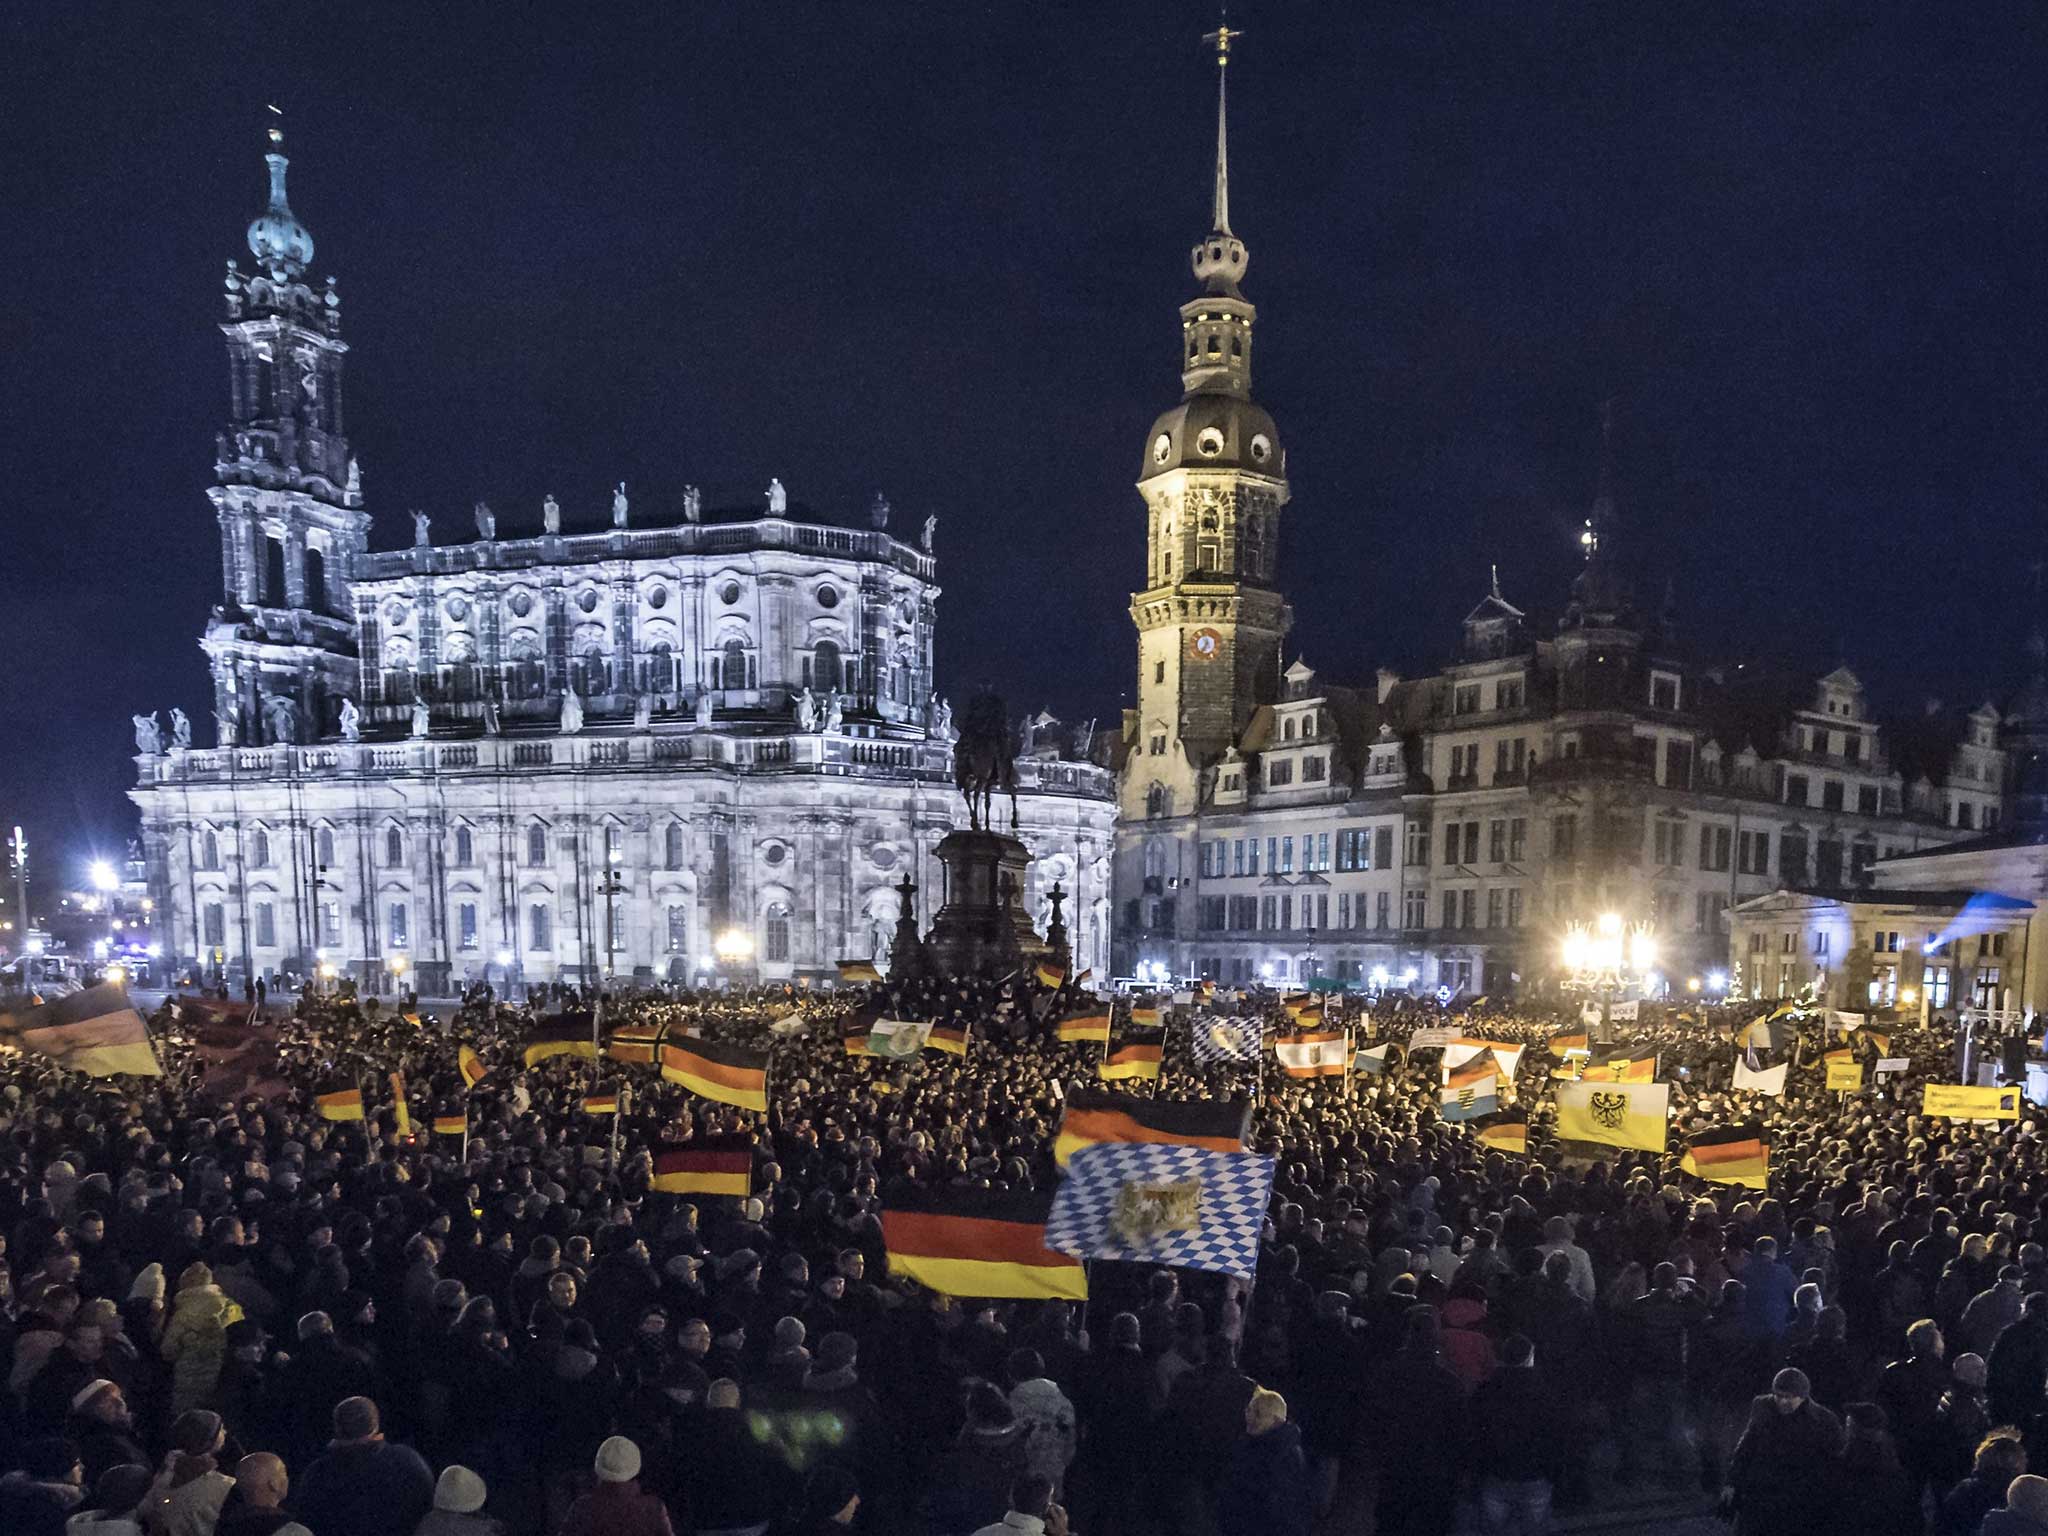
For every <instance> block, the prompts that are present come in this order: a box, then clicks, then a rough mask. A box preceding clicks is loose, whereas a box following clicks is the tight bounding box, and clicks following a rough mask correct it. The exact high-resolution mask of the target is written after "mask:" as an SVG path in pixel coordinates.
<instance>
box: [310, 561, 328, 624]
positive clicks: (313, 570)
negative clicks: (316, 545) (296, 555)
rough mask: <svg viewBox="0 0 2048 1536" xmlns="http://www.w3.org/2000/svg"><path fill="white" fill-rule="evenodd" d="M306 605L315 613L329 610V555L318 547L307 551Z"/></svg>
mask: <svg viewBox="0 0 2048 1536" xmlns="http://www.w3.org/2000/svg"><path fill="white" fill-rule="evenodd" d="M306 606H307V607H308V608H310V609H312V610H313V611H314V612H315V613H325V612H326V611H327V557H326V556H325V555H323V554H321V553H320V551H319V550H317V549H309V550H307V551H306Z"/></svg>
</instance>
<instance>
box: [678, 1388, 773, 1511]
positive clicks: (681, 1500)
mask: <svg viewBox="0 0 2048 1536" xmlns="http://www.w3.org/2000/svg"><path fill="white" fill-rule="evenodd" d="M676 1451H677V1454H676V1457H675V1465H676V1469H677V1482H676V1485H675V1487H674V1489H673V1490H672V1491H673V1494H674V1497H675V1501H676V1503H677V1505H678V1506H679V1507H680V1508H681V1509H682V1510H683V1512H684V1513H685V1514H686V1515H687V1516H688V1524H689V1526H690V1528H691V1529H692V1530H694V1531H701V1532H709V1531H745V1530H752V1529H754V1528H755V1527H757V1526H764V1525H766V1524H767V1523H768V1520H769V1517H770V1516H771V1515H772V1514H773V1513H774V1512H775V1507H776V1504H777V1502H778V1501H777V1494H778V1493H779V1492H783V1491H788V1490H786V1489H785V1488H783V1487H782V1486H781V1484H782V1483H783V1482H784V1481H785V1480H786V1479H787V1478H788V1475H789V1474H788V1469H787V1468H786V1467H784V1466H783V1465H782V1464H781V1462H780V1461H778V1460H776V1459H775V1458H774V1457H772V1456H771V1455H770V1453H769V1452H768V1451H767V1449H766V1448H765V1447H764V1446H763V1445H762V1443H761V1441H760V1440H759V1439H758V1438H756V1437H755V1435H754V1434H753V1432H752V1431H751V1430H750V1429H749V1428H748V1427H747V1421H746V1418H745V1416H744V1415H743V1414H742V1413H741V1412H740V1384H739V1383H738V1382H736V1381H734V1380H732V1379H731V1378H730V1377H720V1378H719V1379H718V1380H717V1381H714V1382H713V1383H711V1386H710V1389H709V1390H708V1391H707V1392H706V1393H705V1397H704V1412H703V1413H701V1414H699V1415H696V1416H694V1417H692V1418H688V1419H686V1420H684V1421H683V1424H682V1426H681V1429H680V1431H679V1433H678V1436H677V1447H676Z"/></svg>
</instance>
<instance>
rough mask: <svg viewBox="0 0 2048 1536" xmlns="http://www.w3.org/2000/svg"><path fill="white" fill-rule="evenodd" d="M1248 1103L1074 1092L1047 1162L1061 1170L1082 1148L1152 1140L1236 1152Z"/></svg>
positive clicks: (1248, 1113)
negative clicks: (1143, 1097) (1103, 1143)
mask: <svg viewBox="0 0 2048 1536" xmlns="http://www.w3.org/2000/svg"><path fill="white" fill-rule="evenodd" d="M1251 1113H1252V1103H1251V1100H1250V1099H1246V1098H1240V1099H1192V1100H1178V1099H1135V1098H1131V1097H1129V1096H1128V1095H1125V1094H1120V1093H1102V1092H1095V1091H1090V1090H1085V1089H1084V1090H1078V1091H1076V1092H1074V1093H1072V1094H1069V1095H1068V1096H1067V1109H1066V1114H1065V1115H1064V1116H1062V1117H1061V1120H1060V1131H1059V1137H1058V1139H1057V1140H1056V1141H1055V1142H1054V1143H1053V1149H1052V1155H1053V1161H1054V1162H1056V1163H1058V1164H1059V1165H1060V1166H1061V1167H1062V1168H1064V1167H1066V1165H1067V1160H1068V1159H1069V1158H1071V1157H1072V1156H1073V1155H1074V1154H1075V1153H1076V1152H1078V1151H1080V1150H1081V1148H1083V1147H1092V1146H1094V1145H1095V1144H1096V1143H1097V1142H1099V1141H1153V1142H1161V1143H1164V1144H1166V1145H1168V1146H1180V1147H1205V1148H1207V1149H1208V1150H1209V1151H1211V1152H1242V1151H1243V1150H1244V1131H1245V1126H1246V1125H1247V1124H1248V1123H1249V1122H1250V1120H1251Z"/></svg>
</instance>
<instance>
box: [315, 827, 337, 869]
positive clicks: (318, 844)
mask: <svg viewBox="0 0 2048 1536" xmlns="http://www.w3.org/2000/svg"><path fill="white" fill-rule="evenodd" d="M313 859H314V862H315V863H317V864H318V865H319V866H320V867H321V868H322V869H325V868H327V867H328V866H329V865H330V864H332V863H333V862H334V828H332V827H322V828H321V829H320V831H319V832H318V833H317V834H316V835H315V836H314V838H313Z"/></svg>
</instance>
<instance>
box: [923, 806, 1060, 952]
mask: <svg viewBox="0 0 2048 1536" xmlns="http://www.w3.org/2000/svg"><path fill="white" fill-rule="evenodd" d="M934 852H935V853H936V855H937V857H938V860H939V863H940V865H941V866H942V867H943V868H944V870H945V872H946V889H945V899H944V904H943V905H942V906H941V907H940V908H939V915H938V916H937V917H935V918H934V919H933V920H932V926H931V931H930V932H929V933H927V934H926V935H925V940H924V947H925V952H926V954H927V955H929V956H930V958H931V963H932V966H933V968H934V969H935V970H937V971H938V972H939V973H940V974H941V975H950V976H1000V975H1003V974H1004V973H1006V972H1009V971H1015V970H1021V969H1022V968H1023V967H1024V966H1025V965H1027V964H1030V963H1031V962H1033V961H1036V960H1039V959H1042V958H1044V957H1045V956H1046V954H1047V947H1046V943H1045V940H1043V939H1041V938H1040V937H1039V936H1038V934H1037V932H1036V930H1034V929H1033V928H1032V926H1031V915H1030V914H1029V913H1028V912H1026V911H1025V910H1024V891H1025V883H1024V876H1025V872H1026V871H1027V870H1028V869H1029V868H1030V867H1031V851H1030V850H1029V849H1028V848H1026V847H1025V846H1024V845H1023V844H1022V843H1020V842H1018V841H1017V839H1016V838H1014V837H1006V836H1004V835H1003V834H1002V833H1000V832H949V833H948V834H947V835H946V837H945V838H944V840H943V841H941V842H940V844H939V846H938V847H937V848H936V849H935V850H934Z"/></svg>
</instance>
